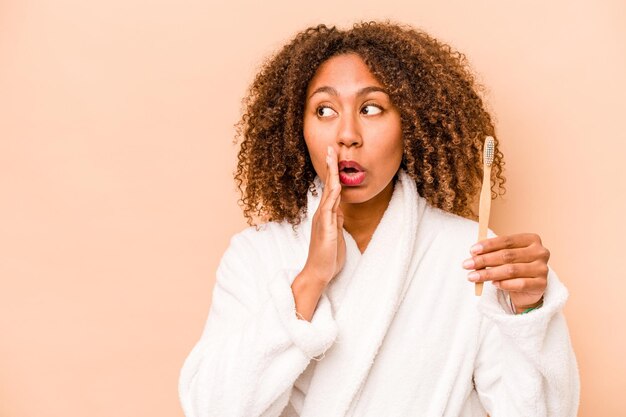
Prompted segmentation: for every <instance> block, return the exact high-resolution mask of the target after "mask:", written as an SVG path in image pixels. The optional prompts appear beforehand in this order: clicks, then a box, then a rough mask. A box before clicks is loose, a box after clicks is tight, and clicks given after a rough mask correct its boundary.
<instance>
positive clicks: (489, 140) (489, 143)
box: [483, 136, 496, 167]
mask: <svg viewBox="0 0 626 417" xmlns="http://www.w3.org/2000/svg"><path fill="white" fill-rule="evenodd" d="M495 146H496V143H495V141H494V139H493V137H491V136H487V137H486V138H485V146H484V151H483V161H484V162H485V164H486V165H487V166H489V167H490V166H491V164H493V152H494V149H495Z"/></svg>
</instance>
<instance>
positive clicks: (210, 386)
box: [178, 229, 337, 417]
mask: <svg viewBox="0 0 626 417" xmlns="http://www.w3.org/2000/svg"><path fill="white" fill-rule="evenodd" d="M247 230H249V229H247ZM259 244H260V241H259V240H258V239H256V240H255V238H254V236H253V235H251V234H244V233H243V232H240V233H238V234H236V235H235V236H233V238H232V239H231V241H230V245H229V247H228V248H227V250H226V252H225V253H224V255H223V256H222V259H221V260H220V264H219V266H218V269H217V272H216V282H215V286H214V289H213V295H212V304H211V308H210V311H209V315H208V318H207V321H206V324H205V327H204V331H203V333H202V335H201V338H200V340H199V341H198V342H197V344H196V345H195V346H194V347H193V349H192V351H191V353H190V354H189V355H188V357H187V359H186V360H185V362H184V364H183V367H182V369H181V372H180V377H179V387H178V389H179V396H180V401H181V405H182V408H183V411H184V413H185V416H186V417H209V416H219V417H236V416H239V417H257V416H263V417H270V416H279V415H280V413H281V412H282V410H283V409H284V408H285V406H286V405H287V403H288V401H289V397H290V394H291V390H292V387H293V384H294V382H295V380H296V379H297V378H298V376H299V375H300V374H301V373H302V372H303V371H304V369H305V368H306V367H307V365H308V364H309V362H310V361H311V360H312V358H314V357H316V356H319V355H320V354H323V352H325V351H326V349H328V347H330V346H331V345H332V343H333V342H334V340H335V338H336V336H337V326H336V323H335V321H334V319H333V316H332V312H331V305H330V301H329V299H328V298H327V295H326V294H323V295H322V297H321V298H320V300H319V302H318V305H317V309H316V311H315V313H314V315H313V317H312V319H311V321H310V322H308V321H305V320H299V319H298V318H297V317H296V316H295V301H294V297H293V293H292V291H291V283H292V281H293V279H294V278H295V276H296V275H297V274H298V273H299V271H298V270H296V269H284V268H276V266H275V265H273V263H277V262H276V260H275V259H276V258H277V257H272V256H269V257H267V256H263V254H262V253H261V250H260V249H259ZM268 258H270V259H268ZM272 262H273V263H272Z"/></svg>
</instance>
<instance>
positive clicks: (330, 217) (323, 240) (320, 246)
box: [303, 146, 346, 285]
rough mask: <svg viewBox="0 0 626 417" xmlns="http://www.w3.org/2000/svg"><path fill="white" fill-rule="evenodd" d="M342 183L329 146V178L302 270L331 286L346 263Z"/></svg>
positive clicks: (313, 223)
mask: <svg viewBox="0 0 626 417" xmlns="http://www.w3.org/2000/svg"><path fill="white" fill-rule="evenodd" d="M340 201H341V182H340V181H339V169H338V162H337V155H336V154H335V152H334V151H333V149H332V147H330V146H329V147H328V154H327V156H326V179H325V181H324V192H323V193H322V197H321V199H320V204H319V206H318V207H317V210H316V211H315V214H314V215H313V220H312V225H311V242H310V244H309V255H308V258H307V261H306V264H305V266H304V269H303V271H306V272H307V275H310V276H312V277H314V278H315V279H317V280H319V281H321V282H322V283H323V284H324V285H328V283H330V281H331V280H332V279H333V278H334V277H335V276H336V275H337V274H338V273H339V272H340V271H341V269H342V268H343V265H344V263H345V261H346V242H345V240H344V238H343V213H342V212H341V208H340V207H339V202H340Z"/></svg>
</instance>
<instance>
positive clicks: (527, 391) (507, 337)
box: [179, 169, 580, 417]
mask: <svg viewBox="0 0 626 417" xmlns="http://www.w3.org/2000/svg"><path fill="white" fill-rule="evenodd" d="M315 183H316V186H317V190H318V196H313V195H312V193H309V195H308V214H307V217H306V218H305V219H304V221H303V223H302V224H301V225H300V226H299V229H298V230H297V232H294V231H293V230H292V227H291V225H290V224H288V223H287V222H280V223H278V222H270V223H267V224H265V225H264V226H263V227H262V230H259V231H257V230H256V229H255V227H254V226H251V227H248V228H246V229H245V230H243V231H241V232H239V233H237V234H236V235H234V236H233V237H232V239H231V241H230V245H229V247H228V248H227V250H226V252H225V253H224V255H223V257H222V259H221V261H220V264H219V267H218V269H217V274H216V284H215V287H214V289H213V296H212V305H211V309H210V312H209V316H208V319H207V322H206V325H205V328H204V331H203V333H202V336H201V338H200V340H199V341H198V342H197V344H196V345H195V347H194V348H193V350H192V351H191V353H190V354H189V356H188V358H187V359H186V361H185V363H184V365H183V367H182V370H181V374H180V380H179V394H180V401H181V404H182V407H183V410H184V412H185V415H186V416H187V417H208V416H216V417H218V416H219V417H234V416H239V417H257V416H265V417H269V416H275V417H278V416H281V417H286V416H300V417H344V416H353V417H396V416H398V417H400V416H424V417H435V416H438V417H441V416H444V417H457V416H462V417H478V416H480V417H484V416H486V414H487V413H489V415H490V416H491V417H518V416H519V417H548V416H549V417H574V416H576V413H577V409H578V402H579V391H580V380H579V374H578V366H577V362H576V357H575V355H574V351H573V349H572V345H571V342H570V337H569V333H568V328H567V324H566V320H565V317H564V316H563V313H562V309H563V305H564V304H565V302H566V300H567V298H568V291H567V289H566V287H565V286H564V285H563V284H562V283H561V282H560V281H559V279H558V277H557V275H556V274H555V272H554V271H553V270H552V269H550V271H549V274H548V286H547V288H546V292H545V294H544V304H543V306H542V307H541V308H539V309H537V310H533V311H531V312H529V313H526V314H521V315H515V314H513V312H512V311H511V310H510V307H508V304H507V303H506V301H505V297H504V292H503V291H501V290H498V289H497V288H496V287H494V286H493V285H492V284H491V282H487V283H485V285H484V289H483V295H482V296H480V297H477V296H476V295H474V283H472V282H470V281H468V280H467V273H468V271H467V270H465V269H463V268H462V266H461V264H462V262H463V260H464V259H466V258H468V257H469V256H470V254H469V248H470V246H472V245H473V244H474V243H475V242H476V240H477V236H478V223H477V222H475V221H471V220H468V219H465V218H462V217H460V216H456V215H453V214H450V213H447V212H445V211H443V210H440V209H437V208H434V207H433V206H431V205H429V204H428V203H427V202H426V200H425V199H424V198H423V197H421V196H420V195H419V194H418V193H417V190H416V186H415V183H414V181H413V180H412V179H411V178H410V177H409V176H408V175H407V174H406V172H404V171H403V170H402V169H401V170H400V172H399V177H398V181H397V182H396V184H395V187H394V191H393V195H392V198H391V201H390V203H389V206H388V208H387V209H386V211H385V213H384V216H383V218H382V219H381V222H380V223H379V225H378V227H377V229H376V231H375V232H374V235H373V236H372V239H371V241H370V243H369V245H368V247H367V249H366V250H365V252H364V253H363V254H361V252H360V251H359V249H358V247H357V245H356V242H355V240H354V239H353V238H352V236H351V235H350V234H349V233H347V232H346V231H345V230H344V232H343V233H344V237H345V241H346V249H347V256H346V263H345V265H344V267H343V269H342V270H341V272H340V273H339V274H338V275H337V276H336V277H335V278H334V279H333V280H332V281H331V283H330V284H329V286H328V287H327V288H326V290H325V292H324V293H323V294H322V296H321V298H320V300H319V302H318V305H317V309H316V311H315V313H314V315H313V317H312V319H311V322H308V321H305V320H299V319H298V318H297V317H296V315H295V303H294V297H293V293H292V291H291V283H292V282H293V280H294V278H295V277H296V275H297V274H298V273H299V272H300V271H301V270H302V267H303V266H304V264H305V261H306V259H307V254H308V248H309V241H310V232H311V218H312V216H313V213H315V211H316V210H317V207H318V205H319V201H320V197H321V193H322V189H323V184H322V182H321V181H320V179H319V177H316V179H315ZM493 236H496V235H495V234H494V233H493V231H491V230H490V231H489V237H493Z"/></svg>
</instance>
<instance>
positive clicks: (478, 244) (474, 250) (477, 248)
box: [470, 243, 483, 253]
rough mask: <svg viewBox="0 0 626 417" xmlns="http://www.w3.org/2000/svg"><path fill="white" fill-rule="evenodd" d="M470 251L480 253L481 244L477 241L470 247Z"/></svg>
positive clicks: (481, 249)
mask: <svg viewBox="0 0 626 417" xmlns="http://www.w3.org/2000/svg"><path fill="white" fill-rule="evenodd" d="M470 251H471V252H473V253H480V252H482V251H483V245H481V244H480V243H477V244H475V245H474V246H472V247H471V248H470Z"/></svg>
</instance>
